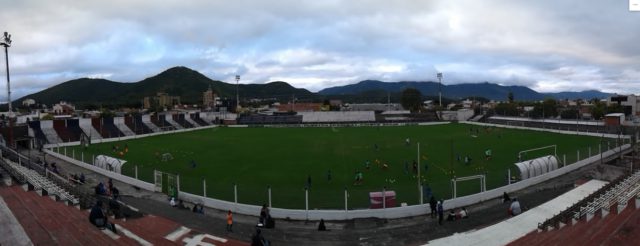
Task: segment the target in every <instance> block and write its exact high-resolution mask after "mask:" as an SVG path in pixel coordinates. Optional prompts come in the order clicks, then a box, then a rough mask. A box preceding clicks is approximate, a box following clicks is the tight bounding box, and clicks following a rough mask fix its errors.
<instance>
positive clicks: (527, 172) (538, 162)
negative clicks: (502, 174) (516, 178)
mask: <svg viewBox="0 0 640 246" xmlns="http://www.w3.org/2000/svg"><path fill="white" fill-rule="evenodd" d="M515 165H516V167H518V170H519V171H520V179H522V180H524V179H528V178H533V177H535V176H538V175H542V174H545V173H548V172H551V171H553V170H556V169H558V159H557V158H556V157H555V156H552V155H547V156H543V157H539V158H536V159H532V160H526V161H523V162H518V163H516V164H515Z"/></svg>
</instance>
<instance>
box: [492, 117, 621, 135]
mask: <svg viewBox="0 0 640 246" xmlns="http://www.w3.org/2000/svg"><path fill="white" fill-rule="evenodd" d="M486 122H487V123H492V124H500V125H511V126H522V127H533V128H544V129H556V130H565V131H580V132H593V133H610V134H617V133H618V132H619V131H620V128H619V127H618V126H605V125H604V123H603V122H601V121H582V120H556V119H544V120H543V119H529V118H523V117H504V116H491V117H488V118H487V119H486ZM629 128H631V127H629ZM623 130H629V129H623ZM623 134H628V133H623Z"/></svg>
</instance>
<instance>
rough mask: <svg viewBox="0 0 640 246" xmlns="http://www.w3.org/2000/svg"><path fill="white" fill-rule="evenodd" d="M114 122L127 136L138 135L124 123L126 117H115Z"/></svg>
mask: <svg viewBox="0 0 640 246" xmlns="http://www.w3.org/2000/svg"><path fill="white" fill-rule="evenodd" d="M113 124H114V125H115V126H116V128H118V130H120V132H122V133H123V134H124V135H125V136H133V135H136V134H135V133H134V132H133V131H131V129H129V127H128V126H127V125H126V124H125V123H124V117H115V118H113Z"/></svg>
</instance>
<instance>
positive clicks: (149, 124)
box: [142, 115, 162, 132]
mask: <svg viewBox="0 0 640 246" xmlns="http://www.w3.org/2000/svg"><path fill="white" fill-rule="evenodd" d="M142 123H143V124H144V125H145V126H147V127H148V128H149V129H150V130H151V131H153V132H161V131H162V130H160V128H159V127H158V126H157V125H156V124H154V123H153V122H152V121H151V115H142Z"/></svg>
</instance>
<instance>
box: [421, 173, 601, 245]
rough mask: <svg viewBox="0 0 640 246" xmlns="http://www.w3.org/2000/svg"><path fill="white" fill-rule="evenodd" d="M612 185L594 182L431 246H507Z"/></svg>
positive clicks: (433, 243) (431, 242)
mask: <svg viewBox="0 0 640 246" xmlns="http://www.w3.org/2000/svg"><path fill="white" fill-rule="evenodd" d="M607 183H608V182H604V181H600V180H591V181H589V182H587V183H585V184H583V185H580V186H578V187H576V188H575V189H573V190H571V191H569V192H567V193H565V194H562V195H561V196H558V197H556V198H555V199H553V200H551V201H548V202H546V203H544V204H542V205H540V206H537V207H534V208H532V209H530V210H528V211H526V212H524V213H522V214H520V215H518V216H515V217H513V218H510V219H508V220H505V221H502V222H500V223H498V224H495V225H492V226H488V227H485V228H482V229H480V230H475V231H471V232H465V233H460V234H454V235H452V236H449V237H445V238H440V239H437V240H433V241H430V242H429V245H443V246H444V245H446V246H450V245H506V244H508V243H509V242H512V241H514V240H517V239H518V238H521V237H523V236H525V235H527V234H528V233H530V232H532V231H534V230H536V229H537V228H538V223H541V222H543V221H544V220H545V219H547V218H551V217H553V216H554V215H556V214H558V213H560V212H561V211H562V210H564V209H566V208H567V207H569V206H571V205H573V204H575V203H577V202H578V201H580V200H582V199H584V198H585V197H587V196H588V195H590V194H591V193H593V192H595V191H597V190H598V189H600V188H602V187H603V186H604V185H605V184H607Z"/></svg>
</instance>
